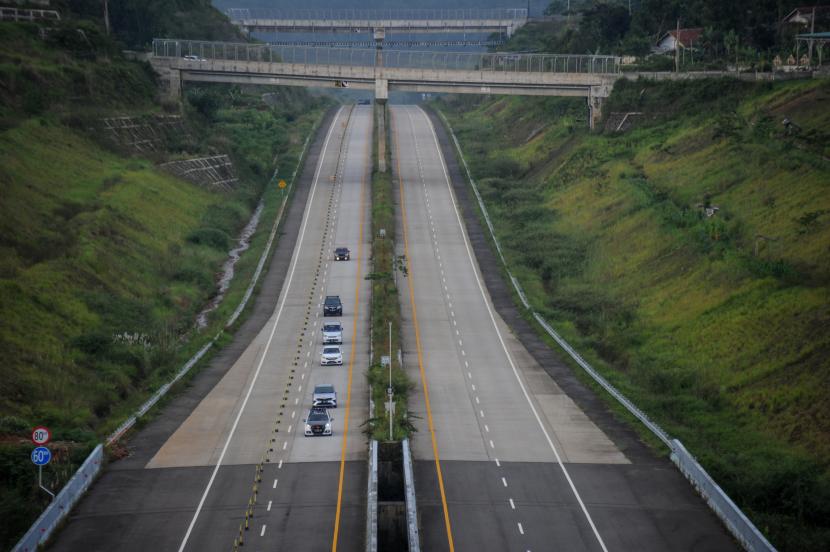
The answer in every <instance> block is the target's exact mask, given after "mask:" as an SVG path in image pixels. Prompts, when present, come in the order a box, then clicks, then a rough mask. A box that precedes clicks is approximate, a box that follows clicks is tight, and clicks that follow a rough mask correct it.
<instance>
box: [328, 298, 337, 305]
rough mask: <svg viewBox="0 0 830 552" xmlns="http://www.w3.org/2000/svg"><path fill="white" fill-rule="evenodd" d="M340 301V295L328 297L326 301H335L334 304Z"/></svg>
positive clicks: (330, 302)
mask: <svg viewBox="0 0 830 552" xmlns="http://www.w3.org/2000/svg"><path fill="white" fill-rule="evenodd" d="M339 302H340V298H339V297H326V303H329V304H332V303H334V304H336V303H339Z"/></svg>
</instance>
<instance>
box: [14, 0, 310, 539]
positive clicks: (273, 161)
mask: <svg viewBox="0 0 830 552" xmlns="http://www.w3.org/2000/svg"><path fill="white" fill-rule="evenodd" d="M56 4H58V5H57V6H56V7H58V8H60V9H62V10H63V8H64V5H63V4H61V3H60V2H56ZM71 4H72V7H73V9H76V10H77V9H78V5H79V3H71ZM97 4H98V7H100V3H97ZM115 4H116V2H110V7H111V10H112V9H113V7H114V5H115ZM135 4H136V5H138V4H137V3H135ZM158 4H159V5H160V4H161V3H158ZM193 4H194V5H196V4H199V5H203V4H207V3H204V2H203V3H193ZM182 5H183V6H184V4H182ZM153 6H156V4H153ZM185 7H186V6H185ZM153 9H155V10H156V12H154V13H155V15H154V16H153V17H157V18H158V17H161V11H160V10H161V8H160V7H159V6H156V7H155V8H153ZM178 9H184V8H182V6H179V7H178ZM209 11H210V12H211V13H217V12H215V10H213V9H212V8H209ZM198 12H199V10H198V9H197V10H196V11H195V12H194V11H191V15H192V16H193V20H198V19H199V13H198ZM74 13H76V14H77V13H78V12H77V11H76V12H74ZM184 15H186V14H185V13H182V14H179V16H181V17H184ZM211 17H212V16H211ZM162 19H163V18H162ZM171 19H175V18H171ZM148 20H150V19H148ZM222 25H224V28H225V30H226V31H230V32H234V31H233V29H232V28H231V27H230V25H229V24H228V23H227V21H226V20H223V22H222ZM116 30H117V29H116ZM194 32H195V30H194ZM116 39H117V37H108V36H107V35H106V33H105V32H104V30H103V28H102V27H101V25H100V21H99V22H96V21H95V20H89V19H77V18H74V17H73V16H72V12H64V19H63V21H62V22H61V23H60V24H58V25H56V26H54V27H53V28H52V30H50V31H48V32H47V33H46V34H45V36H43V37H41V33H40V31H39V28H38V27H37V26H36V25H33V24H14V23H0V100H2V101H0V106H1V107H0V320H1V321H2V322H0V355H2V357H3V359H4V363H3V366H2V367H0V380H2V382H3V385H2V387H0V443H1V444H0V518H2V519H3V524H2V527H0V548H4V549H5V548H8V547H10V546H11V545H12V544H13V543H14V541H15V540H16V538H17V537H19V536H20V534H21V533H22V532H23V531H24V530H25V529H26V528H27V527H28V525H29V524H30V523H31V522H32V521H33V520H34V518H35V517H36V516H37V515H38V514H39V513H40V511H41V509H42V507H43V506H44V505H45V503H46V502H47V498H48V497H47V496H46V494H45V493H43V492H42V491H40V490H39V489H38V488H37V485H36V480H35V478H34V475H35V473H36V472H34V471H33V468H32V465H31V462H30V461H29V459H28V453H29V452H30V450H31V445H30V444H27V435H28V433H29V431H30V430H31V428H32V427H33V426H34V425H35V424H38V423H43V424H46V425H48V426H50V428H51V429H52V430H53V434H54V439H55V442H54V443H53V445H52V449H53V452H54V453H55V458H54V460H53V461H52V463H50V465H49V466H48V467H47V468H46V469H45V470H44V483H45V484H46V485H47V486H49V487H51V488H53V489H55V490H57V489H59V488H60V486H61V485H62V484H63V483H64V482H65V481H66V480H67V479H68V477H69V476H71V474H72V473H73V472H74V469H75V468H76V467H77V465H78V464H79V462H80V461H82V460H83V458H84V457H85V456H86V454H87V453H88V452H89V450H90V449H91V447H92V446H93V445H94V444H95V443H97V442H100V440H101V437H102V436H103V435H105V434H107V433H108V432H109V431H111V430H112V429H114V427H115V426H116V425H117V424H118V423H119V422H120V421H121V420H123V418H124V417H125V416H126V415H127V414H128V413H129V412H130V411H132V410H133V409H134V408H135V407H136V405H138V404H140V402H141V401H143V400H145V399H146V397H147V396H148V394H149V393H151V392H152V391H153V390H154V389H156V388H157V387H158V386H159V385H160V384H161V383H162V382H164V381H166V380H168V379H169V377H170V375H171V373H172V372H173V371H175V370H176V369H177V368H178V367H179V366H180V365H181V363H182V362H183V360H184V359H186V358H187V357H189V356H190V355H191V354H192V352H193V351H194V350H195V349H197V348H199V347H200V346H201V345H202V344H203V343H204V342H205V340H206V339H207V338H209V337H210V336H212V335H214V334H215V333H216V332H217V331H218V330H220V329H221V328H222V326H223V324H224V321H225V320H226V319H227V317H228V315H229V313H230V311H232V310H233V309H234V308H235V307H236V305H237V304H238V301H239V299H240V298H241V296H242V294H243V293H244V290H245V287H246V286H247V284H248V282H249V281H250V276H251V274H252V273H253V271H254V269H255V266H256V264H257V261H258V258H259V255H260V254H261V252H262V251H263V249H264V245H265V242H266V240H267V237H268V233H269V232H270V230H271V223H272V221H273V219H274V215H275V214H276V212H277V209H278V208H279V205H280V202H281V201H282V199H283V198H282V194H281V193H280V192H279V191H278V190H277V189H276V187H275V186H274V185H273V182H270V184H271V185H268V184H269V181H270V179H271V176H272V175H274V174H276V175H278V176H279V177H283V178H288V177H289V176H290V175H291V172H292V171H293V169H294V167H295V165H296V163H297V161H298V156H299V154H300V150H301V148H302V145H303V142H304V139H305V137H306V136H307V135H308V133H309V132H310V130H311V129H312V127H313V125H314V124H315V121H316V120H317V119H318V118H319V114H320V112H321V110H322V109H323V107H324V103H323V102H322V101H320V100H318V99H315V98H312V97H311V96H309V95H308V94H307V93H305V92H304V91H301V90H291V91H286V90H276V91H275V90H270V92H272V94H271V95H270V96H269V97H268V98H267V99H268V101H267V102H264V101H263V98H262V96H261V94H260V92H264V90H263V91H258V90H253V89H252V90H250V91H247V90H242V89H239V88H238V87H223V86H217V87H212V88H204V89H200V88H194V89H189V90H188V92H187V96H186V98H185V100H186V101H185V102H184V105H183V106H179V105H177V104H172V103H171V104H164V105H162V104H159V102H158V100H157V97H156V94H157V91H156V83H155V77H154V75H153V72H152V70H151V69H150V67H149V66H148V65H147V64H145V63H141V62H136V61H130V60H127V59H125V58H124V57H123V56H122V54H121V50H120V45H119V44H118V43H117V42H116ZM156 114H167V115H181V116H182V123H181V126H180V127H176V128H175V129H174V130H173V131H169V132H164V133H163V134H164V136H163V138H162V139H161V140H160V141H159V142H158V143H157V144H156V146H155V148H154V151H150V150H145V151H144V152H137V151H136V150H135V149H134V148H131V147H128V146H126V145H125V144H123V143H117V142H114V141H111V139H110V138H109V137H108V136H107V133H105V132H102V130H101V129H102V124H103V123H102V119H103V118H104V117H110V116H134V117H144V118H145V119H150V120H151V119H152V117H153V116H154V115H156ZM218 153H223V154H225V153H226V154H230V156H231V158H232V159H233V161H234V165H235V168H236V172H237V175H238V176H239V178H240V182H239V184H238V185H237V186H236V188H235V189H234V190H233V191H230V192H216V191H209V190H207V189H204V188H201V187H199V186H197V185H194V184H191V183H188V182H185V181H182V180H178V179H176V178H174V177H172V176H171V175H169V174H168V173H166V172H164V171H162V170H161V169H159V168H158V167H157V165H158V163H161V162H164V161H168V160H173V159H179V158H189V157H195V156H199V155H203V154H218ZM260 200H261V201H262V204H263V213H262V216H261V222H260V226H259V229H258V231H257V233H256V234H255V235H254V237H253V239H252V244H251V248H250V249H249V250H248V252H247V253H246V254H245V255H243V256H242V258H241V259H240V261H239V263H238V264H237V267H236V277H235V279H234V281H233V283H232V285H231V288H230V289H229V290H228V292H227V294H226V295H225V300H224V301H223V302H222V303H221V305H220V306H219V308H218V309H217V310H216V311H215V312H214V313H213V314H212V316H211V317H210V319H209V326H208V328H207V330H206V331H202V332H199V331H197V330H196V328H195V326H194V316H195V314H196V313H197V312H199V311H200V310H201V308H202V307H203V306H204V305H205V304H206V302H207V301H208V300H209V298H211V296H212V295H213V294H214V293H215V286H216V284H215V278H216V273H217V271H218V270H219V268H220V266H221V264H222V262H224V260H225V258H226V257H227V251H228V249H229V248H230V247H231V245H232V244H233V242H234V241H235V238H236V236H237V235H238V233H239V231H240V229H241V228H242V226H243V225H244V224H245V223H246V222H247V221H248V219H249V218H250V216H251V214H252V212H253V210H254V209H255V207H256V206H257V204H258V203H259V202H260Z"/></svg>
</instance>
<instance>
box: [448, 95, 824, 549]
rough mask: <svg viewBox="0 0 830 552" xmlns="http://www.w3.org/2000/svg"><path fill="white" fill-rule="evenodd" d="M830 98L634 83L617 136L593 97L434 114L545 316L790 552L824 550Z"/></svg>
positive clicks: (618, 98)
mask: <svg viewBox="0 0 830 552" xmlns="http://www.w3.org/2000/svg"><path fill="white" fill-rule="evenodd" d="M828 97H830V86H828V84H827V83H826V82H799V83H790V84H776V85H751V84H742V83H737V82H699V83H684V84H661V85H655V84H649V83H641V82H631V83H621V84H620V85H618V86H617V89H616V90H615V92H614V95H613V96H612V98H611V101H610V102H609V105H608V106H607V111H637V112H643V113H645V115H644V117H643V121H644V122H643V123H641V124H640V126H639V128H636V129H635V130H633V131H630V132H628V133H625V134H620V135H616V134H609V133H606V134H602V135H597V134H589V133H587V132H586V131H585V130H584V126H585V106H584V103H583V102H575V101H570V100H562V99H519V98H510V99H498V100H486V101H484V102H481V103H478V104H470V103H466V104H461V103H450V104H444V105H441V106H440V107H441V108H442V109H443V110H444V111H445V112H446V113H447V114H448V116H449V118H450V120H451V122H452V123H453V126H454V128H455V130H456V133H457V135H458V137H459V140H460V141H461V144H462V147H463V149H464V151H465V153H466V155H468V162H469V161H472V162H471V163H470V166H471V167H472V170H473V173H474V176H475V177H476V178H477V179H478V181H479V183H480V185H481V189H482V194H483V195H484V198H485V201H486V202H487V204H488V209H490V210H491V214H492V215H493V216H494V218H495V220H496V229H497V234H498V235H499V238H500V240H502V243H503V245H504V246H506V247H505V249H506V252H505V253H506V257H507V258H508V262H509V263H510V265H511V268H512V269H513V270H514V272H515V273H516V274H517V276H518V277H519V279H520V280H521V282H522V284H523V286H524V288H525V290H526V292H527V293H528V296H529V298H530V300H531V302H532V303H533V305H534V308H536V309H537V310H539V311H540V312H543V313H544V314H545V315H546V316H547V317H548V318H549V319H551V320H553V321H555V322H556V325H557V326H558V327H559V328H561V329H562V330H563V333H564V334H565V335H566V336H567V337H568V339H570V340H572V341H573V342H574V343H575V344H576V345H577V346H578V348H579V349H580V350H582V351H585V352H586V354H587V356H588V357H589V358H591V359H592V360H593V361H594V362H596V364H597V365H598V366H599V367H600V368H601V369H602V371H603V372H604V373H605V374H606V375H607V376H608V377H609V379H611V380H612V381H614V382H615V384H616V385H618V386H619V387H620V388H621V389H622V390H623V391H624V392H625V393H626V394H627V395H629V396H630V397H631V398H632V399H633V400H634V401H635V402H636V403H637V404H638V405H639V406H640V407H641V408H643V409H644V410H645V411H646V412H647V413H649V414H650V415H652V416H653V417H655V418H656V419H657V420H659V422H660V423H661V424H662V425H663V426H664V427H665V428H666V429H667V430H668V431H669V432H670V433H671V434H673V435H675V436H677V437H678V438H680V439H681V440H683V441H684V443H686V444H687V446H689V447H690V449H691V450H692V451H693V452H694V453H695V454H696V455H697V456H698V457H699V458H700V460H701V461H702V463H703V464H704V465H705V466H706V467H707V469H708V470H709V471H710V473H711V474H712V475H713V476H714V477H715V478H716V479H717V480H718V481H719V482H720V483H721V484H722V486H724V488H725V489H726V490H727V491H728V492H729V493H730V495H731V496H732V497H733V498H734V499H735V500H736V501H737V502H738V504H740V505H741V506H742V507H743V508H744V509H745V511H746V512H747V513H748V514H749V515H750V516H751V517H752V519H753V520H754V521H755V522H756V524H758V525H759V527H760V528H761V529H762V530H764V531H765V532H767V534H768V535H769V536H770V537H771V539H772V541H773V542H774V543H775V544H777V545H778V546H779V547H780V548H781V549H782V550H826V549H827V548H828V546H830V524H828V519H830V506H828V505H830V469H828V468H830V396H828V394H827V389H828V388H830V363H828V360H827V359H828V355H830V287H828V284H829V283H830V255H828V253H830V193H828V192H830V160H828V157H827V154H828V146H827V144H828V143H830V142H828V140H827V138H828V134H827V128H828V127H827V123H828V119H830V107H828V104H827V99H828ZM785 117H786V118H789V119H790V120H791V121H793V122H794V123H796V124H797V125H798V127H800V128H799V129H794V128H791V129H790V130H787V129H786V128H785V126H784V125H782V124H781V121H782V120H783V119H784V118H785ZM707 207H717V208H718V210H717V212H716V213H715V214H714V215H713V216H707V215H706V213H705V209H706V208H707Z"/></svg>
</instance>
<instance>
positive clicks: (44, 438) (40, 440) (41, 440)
mask: <svg viewBox="0 0 830 552" xmlns="http://www.w3.org/2000/svg"><path fill="white" fill-rule="evenodd" d="M51 440H52V433H51V432H50V431H49V428H48V427H43V426H37V427H36V428H34V429H33V430H32V442H33V443H34V444H36V445H45V444H46V443H48V442H49V441H51Z"/></svg>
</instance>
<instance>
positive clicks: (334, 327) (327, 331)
mask: <svg viewBox="0 0 830 552" xmlns="http://www.w3.org/2000/svg"><path fill="white" fill-rule="evenodd" d="M329 343H334V344H335V345H340V344H341V343H343V326H341V325H340V322H327V323H325V324H323V344H324V345H327V344H329Z"/></svg>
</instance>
